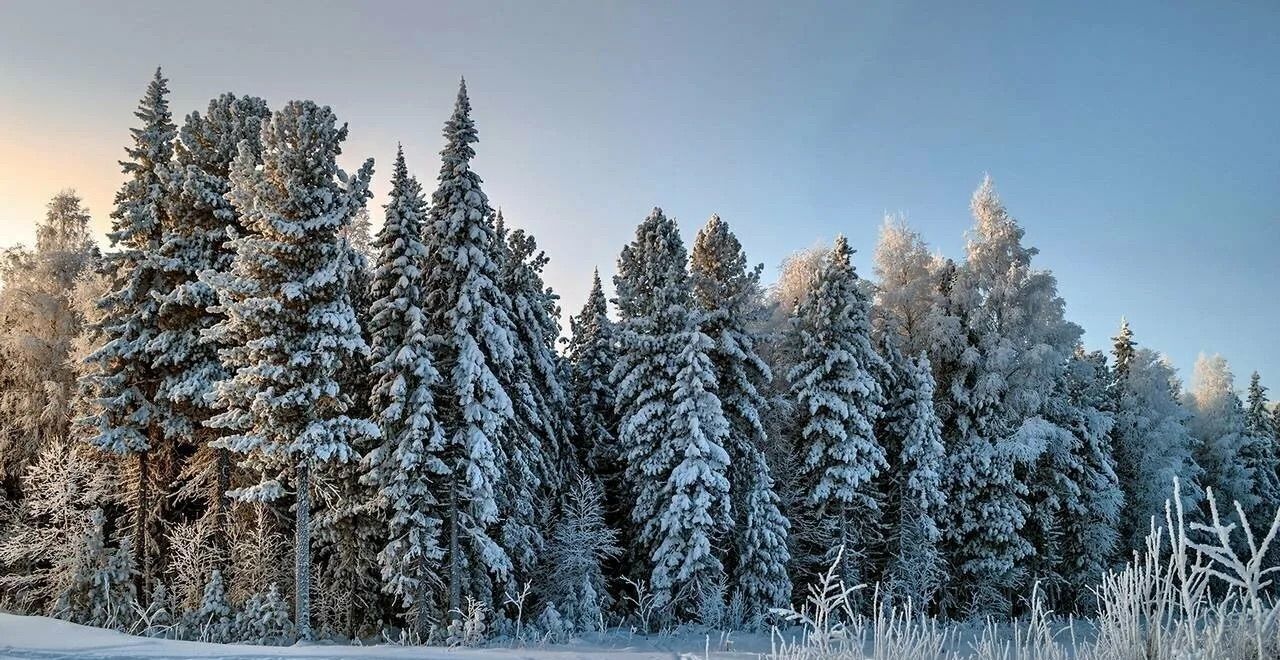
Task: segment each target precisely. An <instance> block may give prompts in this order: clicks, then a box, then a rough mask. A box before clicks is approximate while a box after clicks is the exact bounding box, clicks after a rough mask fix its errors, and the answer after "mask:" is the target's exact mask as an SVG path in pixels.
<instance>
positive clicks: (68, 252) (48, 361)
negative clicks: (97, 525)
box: [0, 190, 98, 497]
mask: <svg viewBox="0 0 1280 660" xmlns="http://www.w3.org/2000/svg"><path fill="white" fill-rule="evenodd" d="M97 260H98V249H97V247H96V246H95V245H94V243H93V239H92V238H91V237H90V236H89V212H88V211H87V210H85V208H84V207H83V205H82V203H81V200H80V197H79V196H78V195H76V193H75V191H72V190H64V191H62V192H59V193H58V194H57V195H54V197H53V199H52V200H50V202H49V205H48V211H47V213H46V214H45V217H44V219H43V220H42V221H39V222H37V223H36V244H35V249H34V250H30V249H26V248H24V247H21V246H19V247H15V248H11V249H8V250H5V251H4V252H3V254H0V282H3V286H2V287H0V359H2V360H3V362H4V365H5V368H4V373H5V374H6V378H5V382H4V384H3V386H0V420H3V421H0V497H3V496H4V495H5V494H6V492H7V493H8V494H9V495H10V496H16V495H17V494H18V491H19V489H20V488H19V487H20V485H21V484H20V477H21V475H22V473H23V472H24V471H25V469H26V467H27V466H28V465H29V464H30V463H31V462H32V461H34V460H35V458H36V456H38V455H39V454H40V452H41V451H42V450H43V449H44V447H46V446H47V445H48V444H49V443H51V442H55V441H56V440H58V439H59V438H65V437H66V436H67V433H68V431H69V428H68V427H69V423H70V420H71V414H72V413H71V411H72V406H71V402H72V399H73V396H74V394H75V392H76V376H77V373H76V369H75V365H74V364H73V363H72V362H71V360H70V358H71V356H72V348H73V347H72V343H73V341H74V339H75V337H76V336H77V335H78V334H79V333H80V330H81V325H82V324H83V322H84V319H83V316H82V315H81V314H80V311H79V310H78V309H77V307H76V305H75V301H74V300H73V298H72V294H73V291H74V289H75V285H76V280H77V279H78V278H79V277H80V276H81V274H82V273H88V272H91V271H92V270H93V269H94V268H95V267H96V265H97V263H96V262H97Z"/></svg>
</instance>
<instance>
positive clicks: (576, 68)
mask: <svg viewBox="0 0 1280 660" xmlns="http://www.w3.org/2000/svg"><path fill="white" fill-rule="evenodd" d="M1277 34H1280V2H1276V1H1275V0H1256V1H1254V2H1232V1H1223V2H1205V1H1201V2H1175V1H1170V0H1164V1H1161V2H1025V1H1022V2H980V1H975V2H964V3H959V2H932V3H926V2H910V1H905V0H896V1H890V2H852V1H851V2H843V3H817V4H807V3H803V2H775V3H765V2H723V3H706V2H671V3H663V2H625V3H624V2H592V1H586V0H584V1H582V2H544V1H537V2H535V1H533V0H529V1H527V2H482V1H476V0H472V1H470V2H456V3H452V2H450V3H446V2H405V3H390V2H386V3H381V2H351V1H344V2H332V3H321V2H317V1H307V2H293V3H290V2H270V3H268V2H240V1H227V0H222V1H219V2H213V3H210V2H199V3H196V2H182V1H168V2H146V3H143V2H121V1H116V2H79V3H67V2H53V1H42V2H4V3H3V5H0V90H2V92H0V127H3V128H2V129H0V244H2V245H8V244H12V243H15V242H19V241H25V242H29V241H30V240H31V239H32V237H33V235H34V232H33V229H32V225H33V222H34V221H35V220H36V219H37V218H39V217H40V216H42V215H43V210H44V204H45V202H46V201H47V200H48V198H49V197H51V196H52V195H53V194H54V193H55V192H56V191H57V190H58V189H60V188H63V187H75V188H77V189H78V190H79V191H80V192H81V193H82V194H83V195H84V197H85V198H86V200H87V203H88V205H89V207H90V210H91V211H92V213H93V215H94V220H95V224H96V226H97V227H98V228H99V229H103V230H105V228H106V227H107V222H108V220H107V213H108V212H109V210H110V203H111V199H112V195H113V194H114V191H115V189H116V188H117V186H118V185H119V183H120V181H121V175H120V173H119V167H118V165H117V164H116V161H117V160H118V159H119V158H121V157H123V151H122V148H123V146H124V145H125V144H126V142H127V140H128V135H129V134H128V128H129V127H130V126H132V125H133V124H134V118H133V116H132V114H131V113H132V111H133V108H134V106H135V104H136V102H137V99H138V97H139V96H141V94H142V91H143V89H144V87H145V85H146V83H147V80H148V79H149V77H150V75H151V72H152V71H153V70H154V68H155V67H156V66H157V65H162V66H163V67H164V70H165V73H166V75H167V76H169V77H170V79H171V82H170V88H171V89H172V90H173V94H172V97H171V99H172V104H173V107H174V109H175V112H176V114H178V115H184V114H186V113H187V112H189V111H191V110H195V109H201V110H203V108H204V106H205V104H206V103H207V101H208V99H209V98H211V97H213V96H216V95H217V94H218V93H220V92H223V91H234V92H237V93H241V94H246V93H247V94H256V95H259V96H263V97H265V98H266V99H267V100H268V101H269V102H270V103H271V104H272V105H273V106H276V107H278V106H279V105H281V104H282V103H284V102H285V101H287V100H289V99H294V98H313V99H315V100H317V101H319V102H322V103H327V104H329V105H331V106H333V107H334V109H335V111H336V112H337V113H338V116H339V117H340V118H341V119H343V120H345V121H348V122H350V125H351V139H350V140H349V141H348V144H347V148H346V153H345V154H344V162H346V163H348V164H349V165H350V166H352V167H354V166H355V165H356V164H357V163H358V162H359V160H360V159H362V158H364V157H366V156H373V157H375V158H376V159H377V161H378V174H377V186H376V188H375V191H377V192H381V191H383V190H385V189H386V187H387V179H388V177H389V174H390V170H389V166H390V162H391V159H392V157H393V156H394V153H395V145H396V142H397V141H401V142H403V143H404V146H405V152H406V156H407V158H408V159H409V165H410V168H411V169H413V170H415V171H416V172H417V173H418V174H419V176H420V177H421V178H422V179H424V183H426V184H427V186H428V188H429V187H430V185H431V183H430V182H431V181H433V180H434V177H435V173H436V171H437V169H438V160H437V152H438V151H439V149H440V147H441V144H442V140H441V138H440V127H441V125H442V123H443V121H444V119H445V118H446V117H447V115H448V113H449V111H450V109H451V107H452V99H453V96H454V94H455V91H456V85H457V79H458V77H459V76H460V75H465V76H466V78H467V81H468V87H469V89H470V91H471V99H472V104H473V107H474V116H475V118H476V121H477V124H478V127H479V131H480V139H481V142H480V144H479V145H478V151H479V156H478V158H477V160H476V163H475V166H476V169H477V171H478V172H479V173H480V175H481V176H482V177H484V179H485V189H486V192H488V194H489V196H490V198H491V199H492V200H493V202H494V204H495V205H498V206H501V207H502V209H503V211H504V214H505V216H506V218H507V219H508V222H510V223H511V224H513V225H517V226H523V227H526V228H528V229H529V230H531V231H532V232H533V233H534V234H535V235H536V236H537V238H538V239H539V241H540V243H541V244H542V246H543V247H544V248H545V249H546V250H547V252H548V254H549V255H550V256H551V258H552V261H551V265H550V266H549V273H548V279H549V281H550V283H551V285H552V286H554V287H555V288H556V289H557V290H558V291H559V292H561V293H562V295H563V298H564V300H563V303H564V307H565V309H566V310H567V311H574V312H576V310H577V308H578V307H579V306H580V305H581V304H582V301H583V299H584V297H585V294H586V287H587V284H588V280H589V277H590V273H591V268H592V267H593V266H597V265H598V266H599V267H600V268H601V272H602V274H604V275H605V276H606V278H607V277H608V276H609V275H611V274H612V271H613V262H614V259H615V258H616V256H617V253H618V251H619V249H620V248H621V247H622V245H623V244H624V243H625V242H626V241H627V240H628V239H629V237H630V235H631V232H632V230H633V228H634V227H635V225H636V224H637V223H638V222H639V221H640V220H642V219H643V218H644V216H645V215H646V214H647V212H648V211H649V209H650V208H651V207H653V206H655V205H658V206H662V207H663V208H664V209H666V211H667V212H668V214H670V215H674V216H675V217H677V218H678V219H679V220H680V224H681V226H682V227H683V229H684V232H685V238H686V241H692V238H693V234H694V232H695V231H696V229H697V227H698V226H700V225H701V224H702V223H703V222H704V221H705V220H706V218H707V217H708V216H709V215H710V214H711V213H713V212H715V213H719V214H720V215H721V217H723V218H724V219H725V220H727V221H728V222H729V223H730V225H731V226H732V227H733V229H734V230H735V231H736V232H737V233H738V235H739V236H740V238H741V239H742V241H743V243H744V245H745V246H746V248H747V250H748V253H749V256H750V257H751V259H752V260H754V261H759V262H763V263H764V264H765V266H766V271H765V272H766V275H767V276H768V277H772V275H773V274H774V273H775V272H776V266H777V264H778V262H779V261H780V260H781V259H782V258H783V257H784V256H785V255H786V254H787V253H789V252H790V251H792V250H795V249H799V248H803V247H807V246H810V245H813V244H815V243H816V242H819V241H828V240H830V238H831V237H832V236H833V235H834V234H836V233H837V232H843V233H844V234H846V235H847V236H849V239H850V242H851V243H852V244H853V245H854V247H856V248H857V249H858V250H859V253H858V255H857V256H856V257H855V258H856V261H857V265H858V267H859V268H861V269H862V271H863V272H864V273H869V272H870V255H871V252H872V250H873V248H874V244H875V239H876V235H877V232H878V228H879V225H880V223H881V218H882V216H883V215H884V213H886V212H895V213H898V212H900V213H904V214H905V215H906V216H907V217H908V219H909V220H910V222H911V223H912V225H913V226H914V227H915V228H916V229H918V230H919V231H921V232H922V233H923V234H924V236H925V237H926V238H927V239H928V240H929V241H930V243H931V244H932V245H933V246H934V247H935V248H937V249H939V250H941V251H942V252H944V253H945V254H947V255H948V256H957V257H958V256H962V254H963V240H964V239H963V237H964V232H965V230H966V229H967V228H968V226H969V224H970V218H969V215H968V202H969V196H970V193H971V192H972V191H973V189H974V188H975V187H976V186H977V184H978V182H979V181H980V179H981V177H982V175H983V173H984V172H990V173H991V175H992V176H993V177H994V178H995V181H996V185H997V188H998V190H999V191H1000V193H1001V195H1002V197H1003V198H1004V199H1005V201H1006V202H1007V204H1008V206H1009V208H1010V210H1011V211H1012V212H1013V214H1014V215H1015V216H1016V217H1017V218H1018V219H1019V220H1020V221H1021V222H1022V224H1023V225H1024V227H1025V228H1026V230H1027V241H1028V242H1029V243H1030V244H1032V245H1035V246H1037V247H1039V248H1040V249H1041V256H1040V257H1039V258H1038V260H1037V262H1036V265H1038V266H1040V267H1045V268H1050V269H1052V270H1053V271H1054V272H1055V273H1056V274H1057V276H1058V281H1059V286H1060V289H1061V292H1062V294H1063V296H1064V297H1065V298H1066V301H1067V305H1068V307H1067V311H1068V315H1069V316H1070V317H1071V318H1072V319H1073V320H1075V321H1076V322H1078V323H1080V324H1081V325H1082V326H1084V328H1085V329H1086V331H1087V334H1086V338H1085V341H1086V343H1087V345H1088V346H1089V347H1091V348H1102V347H1104V346H1106V345H1107V344H1108V343H1109V342H1108V340H1107V338H1108V337H1109V336H1110V335H1112V334H1113V333H1114V330H1115V328H1116V326H1117V324H1118V322H1119V319H1120V317H1121V316H1122V315H1127V316H1128V317H1129V319H1130V321H1131V323H1132V325H1133V328H1134V331H1135V332H1136V335H1137V339H1138V340H1139V342H1140V343H1142V344H1143V345H1146V346H1150V347H1152V348H1156V349H1159V350H1162V351H1164V352H1166V353H1168V354H1169V355H1170V356H1171V357H1172V358H1173V360H1174V361H1175V363H1176V364H1177V365H1178V366H1179V368H1180V369H1181V371H1182V373H1183V375H1184V378H1187V379H1189V378H1190V370H1191V369H1190V368H1191V363H1192V362H1193V361H1194V359H1195V356H1196V354H1197V353H1199V352H1201V351H1206V352H1218V353H1222V354H1223V355H1224V356H1226V357H1227V359H1228V360H1230V362H1231V364H1232V367H1233V369H1234V371H1235V372H1236V375H1237V386H1243V384H1244V382H1245V378H1247V375H1248V373H1249V372H1250V371H1252V370H1254V369H1258V370H1259V371H1261V372H1262V374H1263V377H1264V382H1269V383H1270V384H1271V387H1272V388H1273V390H1274V392H1273V394H1275V393H1276V392H1280V349H1278V348H1277V347H1278V346H1280V304H1277V291H1278V290H1280V258H1278V257H1277V255H1278V254H1280V110H1278V108H1280V37H1277ZM375 203H377V204H380V203H381V198H380V197H379V198H378V199H375ZM380 215H381V209H380V207H378V208H376V209H375V210H374V216H375V218H377V217H379V216H380Z"/></svg>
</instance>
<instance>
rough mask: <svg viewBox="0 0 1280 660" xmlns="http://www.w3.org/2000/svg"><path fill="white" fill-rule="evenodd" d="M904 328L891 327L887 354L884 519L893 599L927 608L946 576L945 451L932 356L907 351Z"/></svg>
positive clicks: (887, 575)
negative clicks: (911, 354)
mask: <svg viewBox="0 0 1280 660" xmlns="http://www.w3.org/2000/svg"><path fill="white" fill-rule="evenodd" d="M899 337H900V335H899V334H898V333H896V332H888V333H886V334H885V337H884V340H883V342H884V349H883V351H882V354H883V356H884V358H885V361H886V362H888V365H889V369H890V373H889V377H888V378H886V379H885V382H884V383H883V386H884V389H885V407H884V414H883V417H882V419H881V426H880V429H882V432H883V434H882V436H881V442H882V444H883V445H884V448H885V453H886V459H887V462H888V464H889V469H888V470H887V471H886V474H885V475H884V478H883V479H882V480H881V483H884V484H886V485H887V487H888V490H887V492H886V493H885V494H884V496H885V510H884V514H885V515H884V521H883V522H884V524H883V527H884V529H885V539H884V540H885V555H886V557H885V558H886V567H885V574H884V581H885V588H886V590H887V592H886V595H887V596H888V597H889V598H891V599H893V600H892V602H896V603H904V604H905V603H906V602H908V601H909V602H910V603H912V605H913V606H914V607H917V608H927V607H928V606H929V604H930V603H931V602H932V601H933V598H934V596H935V595H936V594H937V591H938V589H939V588H941V586H942V584H943V582H944V581H945V577H946V567H945V560H944V559H943V557H942V553H941V548H940V547H939V545H940V540H941V538H942V531H941V529H940V526H939V523H940V521H941V518H942V516H943V514H944V513H945V511H946V504H947V502H946V495H945V493H944V492H943V490H942V473H943V471H944V470H945V468H946V454H945V450H944V448H943V446H942V428H941V423H940V422H939V420H938V416H937V413H936V412H935V411H934V408H933V393H934V382H933V373H932V370H931V368H930V365H929V358H927V357H925V355H924V354H921V355H920V356H919V357H917V358H911V357H907V356H904V355H903V354H902V352H901V351H899V350H898V347H897V341H899V339H898V338H899Z"/></svg>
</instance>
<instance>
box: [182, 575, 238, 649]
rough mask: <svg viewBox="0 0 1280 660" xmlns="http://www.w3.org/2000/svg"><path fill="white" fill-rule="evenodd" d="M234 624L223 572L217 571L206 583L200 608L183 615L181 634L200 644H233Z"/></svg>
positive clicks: (184, 637)
mask: <svg viewBox="0 0 1280 660" xmlns="http://www.w3.org/2000/svg"><path fill="white" fill-rule="evenodd" d="M232 623H233V619H232V617H231V604H230V603H228V602H227V590H226V588H225V586H224V585H223V583H222V571H216V570H215V571H213V572H212V573H211V574H210V575H209V581H208V582H207V583H205V586H204V595H203V596H202V597H201V599H200V607H198V608H196V609H195V610H188V611H187V612H186V613H185V614H184V615H183V617H182V624H181V626H180V629H179V634H180V636H181V637H182V638H183V639H189V640H194V641H199V642H222V643H225V642H231V641H234V635H233V634H232V633H233V629H232V628H233V627H232Z"/></svg>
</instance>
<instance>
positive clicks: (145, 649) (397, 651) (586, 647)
mask: <svg viewBox="0 0 1280 660" xmlns="http://www.w3.org/2000/svg"><path fill="white" fill-rule="evenodd" d="M708 644H709V645H710V654H709V655H708V654H707V648H708ZM768 650H769V640H768V637H767V636H765V635H740V634H735V635H733V636H732V637H731V638H730V640H729V641H728V643H726V644H724V645H722V644H721V641H720V636H719V633H716V634H715V635H713V636H712V637H711V639H710V640H709V641H708V639H707V637H706V636H705V635H697V634H688V635H683V636H672V637H663V638H660V639H650V638H643V637H631V636H629V635H628V634H627V633H625V632H617V633H611V634H608V635H601V636H599V638H598V639H593V640H589V641H577V642H574V643H572V644H567V645H554V646H546V647H528V648H479V649H448V648H440V647H421V646H410V647H406V646H393V645H379V646H326V645H312V646H289V647H274V646H245V645H237V644H203V643H199V642H177V641H171V640H160V639H150V638H146V637H134V636H131V635H125V634H122V633H118V632H115V631H111V630H103V629H101V628H90V627H88V626H79V625H76V624H73V623H67V622H66V621H59V620H57V619H50V618H46V617H37V616H18V615H15V614H3V613H0V658H6V659H7V658H24V659H30V660H53V659H56V658H92V659H94V660H126V659H132V658H161V659H165V658H202V659H218V660H249V659H251V658H323V659H330V660H336V659H339V658H343V659H345V658H352V659H363V660H381V659H384V658H385V659H387V660H399V659H404V660H409V659H412V660H480V659H486V660H487V659H490V658H492V659H495V660H520V659H528V660H578V659H583V660H586V659H588V658H591V659H594V658H607V659H608V660H672V659H673V658H674V659H679V660H685V659H690V660H692V659H694V658H708V657H709V658H713V659H714V660H745V659H747V658H752V659H754V658H759V657H760V656H761V654H764V653H767V652H768Z"/></svg>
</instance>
